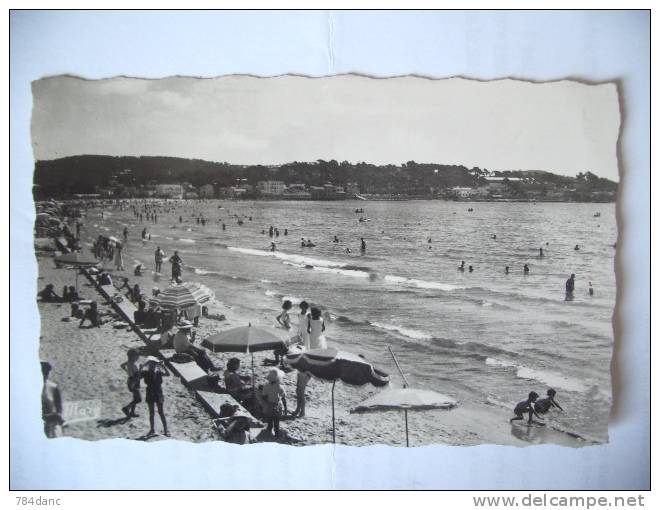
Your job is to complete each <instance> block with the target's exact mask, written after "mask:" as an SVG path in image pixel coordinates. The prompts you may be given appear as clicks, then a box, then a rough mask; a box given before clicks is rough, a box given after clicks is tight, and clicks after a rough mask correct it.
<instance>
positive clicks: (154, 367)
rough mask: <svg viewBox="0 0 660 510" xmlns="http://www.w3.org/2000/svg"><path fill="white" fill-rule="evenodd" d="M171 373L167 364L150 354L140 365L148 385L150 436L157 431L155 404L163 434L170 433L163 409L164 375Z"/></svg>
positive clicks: (142, 376)
mask: <svg viewBox="0 0 660 510" xmlns="http://www.w3.org/2000/svg"><path fill="white" fill-rule="evenodd" d="M169 375H170V373H169V372H168V370H167V368H165V364H164V363H163V362H162V361H160V360H159V359H158V358H156V357H154V356H149V357H148V358H147V361H146V363H145V364H144V365H142V367H140V378H141V379H144V382H145V384H146V385H147V391H146V393H145V401H146V402H147V407H148V409H149V432H148V435H150V436H153V435H154V434H155V433H156V432H155V430H154V406H156V407H157V408H158V415H159V416H160V421H161V423H162V424H163V434H165V435H166V436H169V435H170V434H169V432H168V431H167V421H166V420H165V411H164V410H163V403H164V396H163V377H168V376H169Z"/></svg>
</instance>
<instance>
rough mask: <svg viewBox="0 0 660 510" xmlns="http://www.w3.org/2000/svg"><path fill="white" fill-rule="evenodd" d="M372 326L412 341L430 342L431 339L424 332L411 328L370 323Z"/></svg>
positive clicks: (430, 336)
mask: <svg viewBox="0 0 660 510" xmlns="http://www.w3.org/2000/svg"><path fill="white" fill-rule="evenodd" d="M369 324H371V325H372V326H374V327H376V328H379V329H384V330H386V331H394V332H396V333H399V334H400V335H403V336H407V337H408V338H412V339H413V340H430V339H431V338H433V336H432V335H430V334H429V333H425V332H424V331H419V330H416V329H412V328H406V327H403V326H398V325H396V324H387V323H383V322H370V323H369Z"/></svg>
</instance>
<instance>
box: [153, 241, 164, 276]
mask: <svg viewBox="0 0 660 510" xmlns="http://www.w3.org/2000/svg"><path fill="white" fill-rule="evenodd" d="M164 257H165V253H164V252H163V250H161V249H160V246H159V247H158V248H156V253H154V260H155V262H156V272H157V273H160V272H161V271H162V269H163V258H164Z"/></svg>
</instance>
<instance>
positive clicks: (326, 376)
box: [285, 348, 390, 443]
mask: <svg viewBox="0 0 660 510" xmlns="http://www.w3.org/2000/svg"><path fill="white" fill-rule="evenodd" d="M285 362H286V363H287V364H288V365H289V366H291V367H292V368H295V369H296V370H299V371H301V372H306V373H308V374H310V375H312V376H314V377H317V378H319V379H323V380H325V381H332V442H333V443H334V442H335V384H336V383H337V381H342V382H344V383H346V384H350V385H353V386H363V385H365V384H373V385H374V386H385V385H387V384H388V383H389V381H390V376H389V375H388V374H386V373H385V372H383V371H382V370H380V369H378V368H376V367H374V366H373V365H372V364H371V363H369V362H368V361H367V360H366V359H365V358H363V357H362V356H359V355H357V354H353V353H350V352H346V351H339V350H337V349H334V348H330V349H312V350H309V351H301V352H291V353H289V354H287V355H286V357H285Z"/></svg>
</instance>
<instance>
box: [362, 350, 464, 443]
mask: <svg viewBox="0 0 660 510" xmlns="http://www.w3.org/2000/svg"><path fill="white" fill-rule="evenodd" d="M388 349H389V351H390V354H391V355H392V358H393V359H394V363H395V365H396V367H397V369H398V370H399V373H400V374H401V377H402V378H403V382H404V387H403V388H387V389H385V390H384V391H381V392H380V393H377V394H376V395H374V396H372V397H369V398H368V399H367V400H365V401H364V402H362V403H361V404H358V405H357V406H355V407H354V408H353V409H351V412H352V413H365V412H371V411H395V410H403V414H404V417H405V422H406V446H410V441H409V440H408V411H428V410H431V409H452V408H453V407H455V406H456V404H457V402H456V400H455V399H453V398H452V397H448V396H447V395H442V394H441V393H437V392H435V391H431V390H422V389H417V388H408V380H407V379H406V376H405V375H403V371H402V370H401V367H400V366H399V362H398V361H397V359H396V356H395V355H394V352H392V349H391V348H390V347H388Z"/></svg>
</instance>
